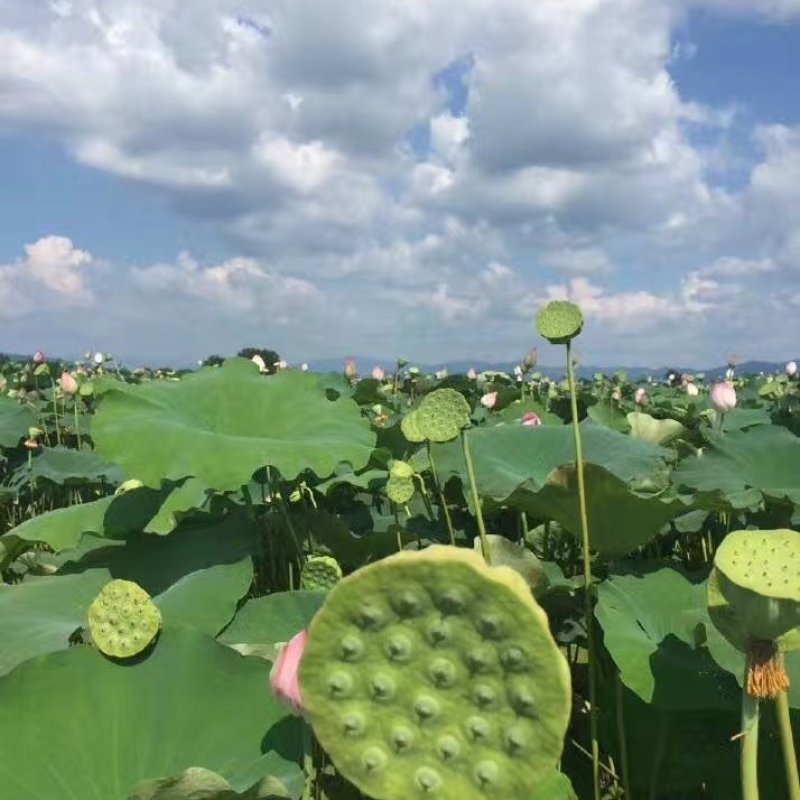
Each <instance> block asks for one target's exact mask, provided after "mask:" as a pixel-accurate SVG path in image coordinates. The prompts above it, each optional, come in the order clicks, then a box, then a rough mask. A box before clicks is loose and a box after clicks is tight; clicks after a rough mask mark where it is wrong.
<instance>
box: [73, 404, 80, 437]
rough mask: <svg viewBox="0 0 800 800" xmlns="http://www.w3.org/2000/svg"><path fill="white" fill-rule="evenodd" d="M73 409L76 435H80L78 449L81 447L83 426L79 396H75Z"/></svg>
mask: <svg viewBox="0 0 800 800" xmlns="http://www.w3.org/2000/svg"><path fill="white" fill-rule="evenodd" d="M73 409H74V411H75V435H76V436H77V437H78V450H80V449H81V428H80V422H79V420H78V397H77V395H76V396H75V397H74V398H73Z"/></svg>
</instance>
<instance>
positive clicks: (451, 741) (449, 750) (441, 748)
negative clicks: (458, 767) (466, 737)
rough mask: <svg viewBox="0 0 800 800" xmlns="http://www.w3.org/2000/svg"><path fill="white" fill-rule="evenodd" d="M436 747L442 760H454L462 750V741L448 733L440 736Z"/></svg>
mask: <svg viewBox="0 0 800 800" xmlns="http://www.w3.org/2000/svg"><path fill="white" fill-rule="evenodd" d="M436 749H437V751H438V753H439V756H440V757H441V759H442V761H452V760H453V759H454V758H457V757H458V755H459V753H460V752H461V743H460V742H459V741H458V739H457V738H456V737H455V736H451V735H450V734H447V733H446V734H445V735H444V736H440V737H439V741H438V742H437V743H436Z"/></svg>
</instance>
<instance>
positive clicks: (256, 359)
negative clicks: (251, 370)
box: [250, 353, 267, 372]
mask: <svg viewBox="0 0 800 800" xmlns="http://www.w3.org/2000/svg"><path fill="white" fill-rule="evenodd" d="M250 360H251V361H252V362H253V363H254V364H255V365H256V366H257V367H258V371H259V372H266V371H267V364H266V362H265V361H264V359H263V358H261V356H260V355H259V354H258V353H256V354H255V355H254V356H253V357H252V358H251V359H250Z"/></svg>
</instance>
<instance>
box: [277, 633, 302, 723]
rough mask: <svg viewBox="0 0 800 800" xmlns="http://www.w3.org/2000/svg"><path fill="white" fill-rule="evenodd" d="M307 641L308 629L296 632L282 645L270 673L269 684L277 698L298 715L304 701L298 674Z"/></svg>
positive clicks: (300, 713) (300, 712) (300, 714)
mask: <svg viewBox="0 0 800 800" xmlns="http://www.w3.org/2000/svg"><path fill="white" fill-rule="evenodd" d="M307 641H308V631H307V630H305V629H304V630H302V631H300V633H297V634H295V635H294V636H293V637H292V638H291V639H290V640H289V641H288V642H287V643H286V644H284V645H282V646H281V649H280V651H279V652H278V657H277V658H276V659H275V663H274V664H273V665H272V670H271V671H270V673H269V684H270V687H271V688H272V693H273V694H274V695H275V698H276V699H277V700H278V701H279V702H280V703H282V704H283V705H284V706H286V707H287V708H288V709H289V710H290V711H291V712H292V713H293V714H295V715H296V716H302V714H303V701H302V699H301V697H300V683H299V681H298V677H297V676H298V672H299V670H300V659H301V658H302V657H303V651H304V650H305V647H306V642H307Z"/></svg>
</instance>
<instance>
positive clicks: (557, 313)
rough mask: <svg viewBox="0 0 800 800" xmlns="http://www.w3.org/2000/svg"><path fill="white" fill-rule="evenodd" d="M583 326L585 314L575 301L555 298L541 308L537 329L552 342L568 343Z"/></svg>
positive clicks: (537, 319)
mask: <svg viewBox="0 0 800 800" xmlns="http://www.w3.org/2000/svg"><path fill="white" fill-rule="evenodd" d="M582 328H583V314H582V313H581V310H580V308H578V306H576V305H575V303H570V302H569V301H568V300H553V301H551V302H549V303H548V304H547V305H546V306H543V307H542V308H540V309H539V313H538V314H537V316H536V329H537V330H538V331H539V335H540V336H543V337H544V338H545V339H547V340H548V341H549V342H550V343H551V344H567V342H569V341H570V340H572V339H574V338H575V337H576V336H577V335H578V334H579V333H580V332H581V330H582Z"/></svg>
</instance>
